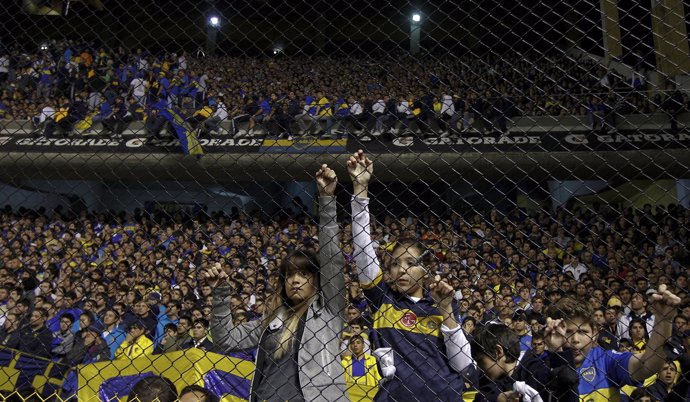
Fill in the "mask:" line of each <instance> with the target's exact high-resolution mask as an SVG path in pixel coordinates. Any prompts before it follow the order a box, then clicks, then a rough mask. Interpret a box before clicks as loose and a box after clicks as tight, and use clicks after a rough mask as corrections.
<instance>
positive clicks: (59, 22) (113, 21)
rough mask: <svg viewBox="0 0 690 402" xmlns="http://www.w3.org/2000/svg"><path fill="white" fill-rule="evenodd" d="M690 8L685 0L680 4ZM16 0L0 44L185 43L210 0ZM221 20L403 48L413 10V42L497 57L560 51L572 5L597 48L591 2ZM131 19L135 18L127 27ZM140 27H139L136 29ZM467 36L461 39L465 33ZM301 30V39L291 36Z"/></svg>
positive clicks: (334, 45)
mask: <svg viewBox="0 0 690 402" xmlns="http://www.w3.org/2000/svg"><path fill="white" fill-rule="evenodd" d="M650 1H651V0H646V1H641V2H619V7H620V10H621V28H622V32H623V46H624V48H625V51H626V52H627V53H632V51H633V50H637V51H638V52H641V53H646V54H648V55H651V59H652V60H653V42H652V36H651V32H650V26H651V18H650V17H649V3H650ZM685 2H686V3H687V4H686V9H690V0H685ZM20 3H21V1H20V0H16V2H15V1H9V0H4V1H2V2H0V13H2V14H5V15H11V16H14V18H10V19H4V20H5V21H0V34H1V35H2V36H3V39H4V40H3V42H4V43H11V42H12V41H13V40H16V39H19V40H20V41H22V42H23V43H27V42H32V41H33V42H36V43H38V42H41V41H44V40H45V39H46V38H50V37H60V36H68V37H70V38H72V39H79V38H83V39H94V38H97V39H100V40H102V41H103V42H105V43H108V44H121V43H122V44H125V45H127V46H134V45H142V46H147V47H151V46H153V47H156V46H159V47H165V46H168V45H169V44H174V45H175V46H180V47H187V46H192V44H196V43H198V42H199V41H200V40H203V38H205V29H206V28H205V26H204V21H205V15H207V14H208V13H209V12H210V10H211V8H212V3H213V2H212V1H200V0H153V1H151V0H148V1H133V0H122V1H118V0H103V3H104V4H105V5H106V10H105V11H103V12H94V11H93V10H91V9H89V8H88V7H87V6H85V5H83V4H80V3H74V2H73V6H72V9H71V15H69V16H67V17H39V16H30V15H27V14H25V13H23V12H22V11H21V8H20V5H19V4H20ZM215 3H216V8H217V10H218V11H219V12H220V13H221V15H222V16H223V18H224V28H223V30H222V31H221V36H220V39H219V40H220V42H221V43H223V41H226V42H227V46H226V48H233V46H234V47H235V48H236V49H238V50H239V51H242V49H247V46H256V47H257V48H262V47H264V46H270V42H271V41H272V40H277V39H280V38H281V36H283V37H285V36H287V38H283V41H287V42H289V43H290V44H292V45H293V46H294V48H295V49H293V50H297V49H299V50H302V51H305V50H306V51H308V48H309V46H310V41H311V42H313V41H314V35H313V34H312V33H311V31H310V30H314V31H317V29H316V27H318V28H320V29H321V31H322V32H324V35H325V36H326V37H327V40H326V42H327V43H329V48H330V50H331V51H332V50H337V49H338V48H339V47H342V49H341V50H343V49H348V48H347V46H348V44H347V42H348V39H351V42H353V43H355V44H356V45H355V47H359V46H360V45H361V46H364V48H366V42H367V41H378V42H379V43H380V42H390V43H391V46H400V47H404V46H405V42H406V41H407V34H408V30H409V25H408V24H409V20H408V18H409V16H410V15H411V14H412V12H413V10H420V11H421V12H422V14H423V15H424V18H425V19H424V25H423V47H425V48H427V49H428V48H434V46H436V49H439V50H441V51H444V50H445V51H448V50H450V51H454V49H455V48H456V46H457V45H459V44H465V45H467V44H469V47H470V48H472V50H473V51H475V52H483V51H487V50H490V51H491V52H496V53H500V52H502V51H505V50H509V49H517V50H527V49H530V48H533V49H537V50H542V51H547V50H548V49H550V48H553V47H562V45H563V44H564V40H563V38H564V33H565V30H566V27H567V24H566V23H565V19H564V17H563V16H564V15H565V14H566V13H567V11H568V10H569V9H571V7H573V8H574V10H575V13H576V15H577V18H576V19H577V20H578V29H579V30H580V31H581V32H583V34H584V38H583V39H584V40H583V42H582V44H581V45H582V46H583V47H584V48H585V49H586V50H588V51H593V52H596V53H601V48H600V45H601V38H602V33H601V29H600V27H599V25H600V23H601V16H600V13H599V0H567V1H558V2H554V1H546V0H544V1H536V0H521V1H515V2H507V1H502V0H427V1H421V0H420V1H417V2H411V1H405V0H403V1H401V0H369V1H363V0H349V1H344V0H328V1H324V0H311V1H302V0H290V1H286V0H284V1H278V0H261V1H257V0H254V1H251V0H250V1H216V2H215ZM3 8H4V9H3ZM137 22H139V23H137ZM142 25H143V26H142ZM151 27H153V29H151ZM468 33H469V35H470V36H469V37H468V36H467V34H468ZM301 34H303V36H304V38H300V35H301Z"/></svg>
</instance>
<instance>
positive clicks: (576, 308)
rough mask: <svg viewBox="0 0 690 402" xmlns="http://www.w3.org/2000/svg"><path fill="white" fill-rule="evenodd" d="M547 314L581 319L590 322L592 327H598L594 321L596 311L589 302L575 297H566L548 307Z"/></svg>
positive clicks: (559, 317) (564, 318) (554, 316)
mask: <svg viewBox="0 0 690 402" xmlns="http://www.w3.org/2000/svg"><path fill="white" fill-rule="evenodd" d="M546 316H547V317H549V318H553V319H563V320H566V321H567V320H572V319H580V320H582V321H584V322H585V323H586V324H589V325H590V326H591V327H592V329H595V328H597V323H596V322H595V321H594V311H592V308H591V307H590V305H589V303H587V302H586V301H584V300H581V299H577V298H574V297H564V298H563V299H561V300H559V301H558V302H556V303H555V304H553V305H551V306H549V308H548V309H546Z"/></svg>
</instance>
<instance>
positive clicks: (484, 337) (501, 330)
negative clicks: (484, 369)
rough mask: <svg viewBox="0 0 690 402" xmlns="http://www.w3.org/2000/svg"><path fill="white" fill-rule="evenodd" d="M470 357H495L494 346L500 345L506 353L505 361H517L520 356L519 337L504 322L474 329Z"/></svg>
mask: <svg viewBox="0 0 690 402" xmlns="http://www.w3.org/2000/svg"><path fill="white" fill-rule="evenodd" d="M470 343H471V348H472V357H473V358H474V359H475V360H477V359H478V358H479V357H480V356H482V355H483V356H488V357H490V358H492V359H494V360H495V359H496V347H497V346H499V345H500V346H501V347H502V348H503V351H504V353H505V355H506V362H508V363H512V362H515V361H517V359H518V357H519V356H520V338H519V337H518V336H517V334H516V333H515V332H514V331H513V330H512V329H510V328H508V326H507V325H505V324H499V323H489V324H486V325H484V326H482V327H479V328H478V329H477V330H475V331H474V333H473V337H472V340H471V341H470Z"/></svg>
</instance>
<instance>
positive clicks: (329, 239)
mask: <svg viewBox="0 0 690 402" xmlns="http://www.w3.org/2000/svg"><path fill="white" fill-rule="evenodd" d="M337 181H338V180H337V177H336V175H335V172H334V171H333V170H331V169H330V168H329V167H328V166H326V165H323V166H322V167H321V169H319V171H318V172H317V173H316V182H317V186H318V188H319V210H320V211H319V212H320V222H319V226H320V227H319V229H320V230H319V255H318V257H317V256H316V254H314V253H312V252H309V251H300V250H298V251H295V252H294V253H292V254H291V255H290V256H288V257H287V258H285V259H284V260H283V262H282V264H281V266H280V275H281V277H282V281H280V282H279V285H278V289H276V293H275V294H274V295H273V296H272V297H271V298H270V299H269V300H267V303H266V312H265V314H264V316H263V317H262V318H261V319H260V320H256V321H250V322H247V323H244V324H241V325H237V326H235V325H233V324H232V314H231V311H230V305H229V300H228V299H229V297H230V287H229V284H228V282H227V279H228V274H227V273H226V272H225V271H223V269H222V268H221V266H220V264H216V265H215V266H213V267H212V268H210V269H208V270H206V271H205V272H204V276H205V278H206V280H207V282H208V283H209V285H211V286H212V287H213V311H212V315H211V335H212V336H213V341H214V342H215V343H216V345H217V346H218V348H219V349H220V351H222V352H229V351H233V350H243V349H252V348H255V347H257V346H258V353H257V357H256V362H255V364H256V369H255V371H254V377H253V379H252V386H251V391H250V395H251V396H250V400H251V401H264V400H267V401H291V402H292V401H324V402H326V401H328V402H331V401H340V400H342V401H347V395H346V393H345V381H344V378H343V367H342V364H341V362H340V358H339V354H340V343H339V338H338V334H339V333H340V331H341V330H342V328H343V323H344V317H343V311H344V309H345V280H344V277H343V266H344V257H343V254H342V252H341V250H340V237H339V229H338V224H337V221H336V200H335V197H334V196H333V195H334V193H335V187H336V184H337Z"/></svg>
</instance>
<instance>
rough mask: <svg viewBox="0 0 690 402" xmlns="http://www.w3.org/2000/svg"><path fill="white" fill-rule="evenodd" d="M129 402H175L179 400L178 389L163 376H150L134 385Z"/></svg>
mask: <svg viewBox="0 0 690 402" xmlns="http://www.w3.org/2000/svg"><path fill="white" fill-rule="evenodd" d="M127 400H129V401H138V402H154V401H157V402H175V401H176V400H177V389H176V388H175V384H173V382H172V381H170V380H168V379H167V378H165V377H163V376H159V375H154V376H149V377H145V378H143V379H141V380H139V381H138V382H137V383H136V384H134V386H133V387H132V391H131V392H130V393H129V397H128V398H127Z"/></svg>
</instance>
